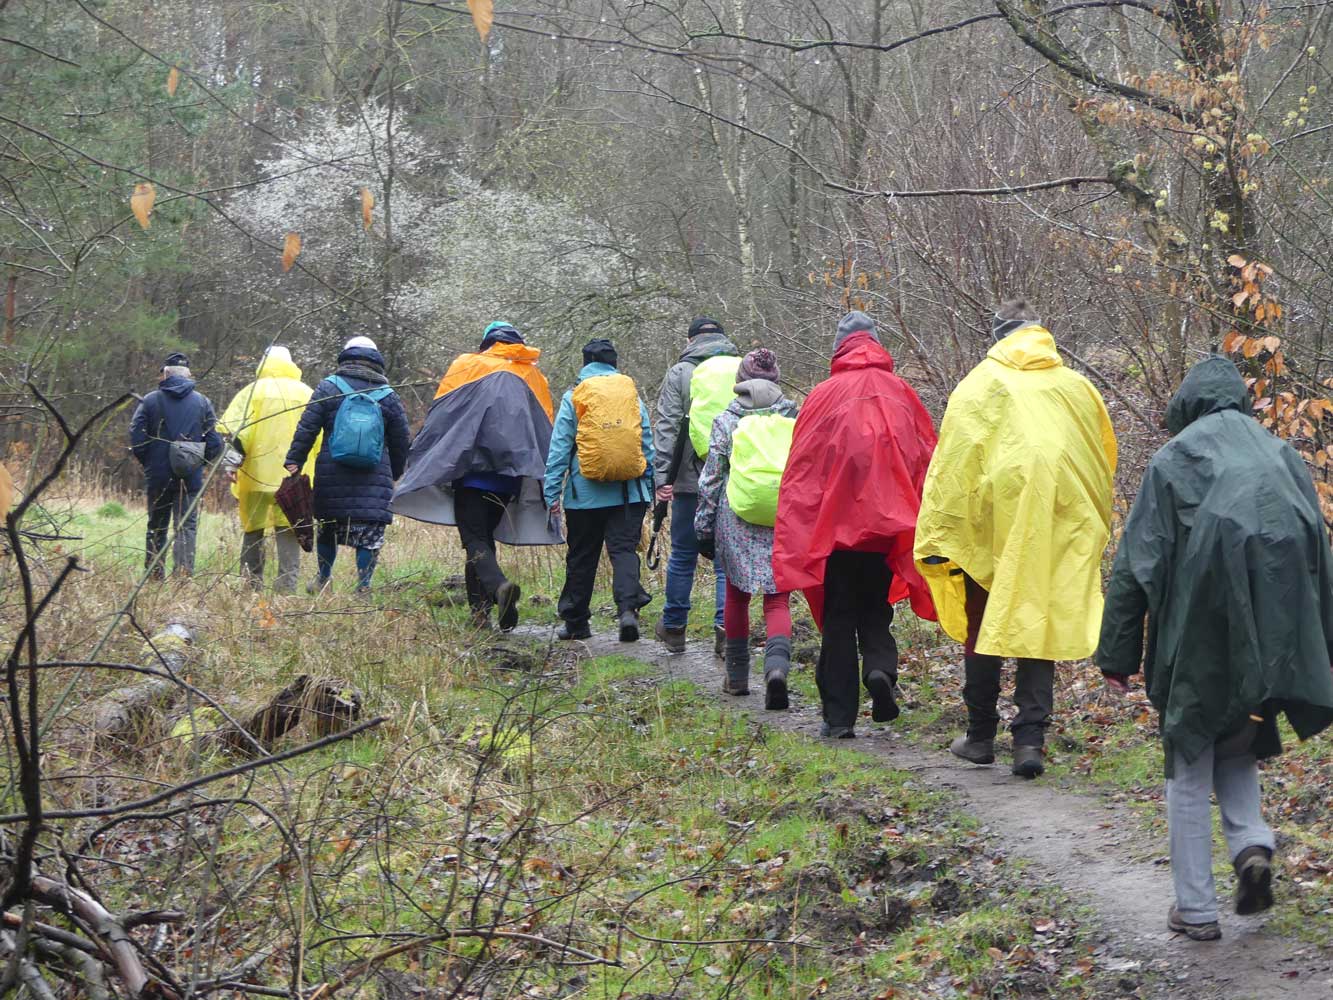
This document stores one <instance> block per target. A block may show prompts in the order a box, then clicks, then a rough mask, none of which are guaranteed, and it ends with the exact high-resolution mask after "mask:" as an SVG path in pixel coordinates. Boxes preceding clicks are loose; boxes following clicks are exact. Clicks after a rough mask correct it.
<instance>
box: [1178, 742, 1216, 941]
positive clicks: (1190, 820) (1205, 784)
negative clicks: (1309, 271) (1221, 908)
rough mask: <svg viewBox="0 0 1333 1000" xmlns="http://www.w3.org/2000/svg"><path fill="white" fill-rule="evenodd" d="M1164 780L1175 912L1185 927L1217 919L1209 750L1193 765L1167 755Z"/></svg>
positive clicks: (1210, 749) (1211, 758) (1212, 921)
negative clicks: (1168, 766) (1168, 771)
mask: <svg viewBox="0 0 1333 1000" xmlns="http://www.w3.org/2000/svg"><path fill="white" fill-rule="evenodd" d="M1172 754H1173V756H1172V761H1171V770H1172V775H1171V777H1170V778H1168V779H1167V782H1166V823H1167V833H1168V835H1169V838H1170V842H1171V879H1172V881H1173V882H1174V883H1175V888H1176V911H1177V913H1178V914H1179V917H1180V919H1181V920H1182V921H1184V923H1186V924H1210V923H1214V922H1215V921H1216V920H1217V893H1216V890H1215V888H1214V886H1213V821H1212V802H1211V796H1212V791H1213V748H1212V747H1208V748H1207V749H1205V750H1204V751H1203V753H1201V754H1200V755H1199V759H1198V760H1195V761H1193V762H1188V761H1186V760H1185V758H1184V756H1183V755H1182V754H1179V753H1174V751H1172Z"/></svg>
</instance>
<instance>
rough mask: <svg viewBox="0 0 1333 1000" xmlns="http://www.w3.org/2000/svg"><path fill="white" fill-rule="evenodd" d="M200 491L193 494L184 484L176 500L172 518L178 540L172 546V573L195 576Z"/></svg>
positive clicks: (181, 485)
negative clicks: (195, 548)
mask: <svg viewBox="0 0 1333 1000" xmlns="http://www.w3.org/2000/svg"><path fill="white" fill-rule="evenodd" d="M198 500H199V491H195V492H191V491H190V489H189V487H187V486H186V485H185V483H184V482H182V483H181V484H180V489H179V490H178V491H177V493H176V496H175V499H174V507H173V511H172V517H173V518H174V520H175V523H176V538H175V540H174V541H173V542H172V545H171V572H172V573H183V574H184V575H185V576H192V575H193V574H194V547H195V541H196V538H197V535H198V531H199V503H198Z"/></svg>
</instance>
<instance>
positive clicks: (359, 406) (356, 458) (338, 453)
mask: <svg viewBox="0 0 1333 1000" xmlns="http://www.w3.org/2000/svg"><path fill="white" fill-rule="evenodd" d="M329 381H330V382H332V383H333V384H334V387H335V388H337V390H338V391H339V392H340V393H342V397H343V400H342V404H341V405H340V406H339V407H338V415H337V416H336V417H334V418H333V434H332V435H330V437H329V456H330V457H331V458H332V459H333V460H334V461H335V462H337V463H339V464H340V465H348V466H351V467H352V468H353V469H374V468H377V467H378V466H379V464H380V459H381V458H382V457H383V455H384V414H383V413H381V412H380V400H381V399H383V398H384V397H385V396H388V395H389V394H390V393H392V392H393V390H392V389H390V388H389V387H388V386H387V385H386V386H381V387H380V388H378V389H368V390H364V391H361V392H358V391H357V390H356V389H353V388H352V385H351V383H350V382H348V381H347V380H346V379H344V378H342V376H340V375H330V376H329Z"/></svg>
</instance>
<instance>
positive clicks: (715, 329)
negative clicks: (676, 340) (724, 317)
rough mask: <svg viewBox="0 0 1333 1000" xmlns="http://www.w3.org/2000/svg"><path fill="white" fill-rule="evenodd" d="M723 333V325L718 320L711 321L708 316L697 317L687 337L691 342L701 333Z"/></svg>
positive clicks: (691, 324) (692, 322)
mask: <svg viewBox="0 0 1333 1000" xmlns="http://www.w3.org/2000/svg"><path fill="white" fill-rule="evenodd" d="M723 332H725V331H723V329H722V324H721V323H719V322H718V321H717V320H715V319H711V318H710V317H708V316H696V317H694V319H693V320H692V321H691V322H690V330H689V333H687V334H686V336H687V337H688V338H689V339H690V340H693V339H694V338H695V337H697V336H699V334H701V333H716V334H721V333H723Z"/></svg>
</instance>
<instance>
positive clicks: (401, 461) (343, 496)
mask: <svg viewBox="0 0 1333 1000" xmlns="http://www.w3.org/2000/svg"><path fill="white" fill-rule="evenodd" d="M361 350H362V349H360V348H353V349H352V350H350V351H344V352H343V353H342V354H341V355H339V357H338V360H339V361H349V360H350V361H357V360H361V358H360V357H357V354H358V352H360V351H361ZM372 353H373V354H374V360H376V361H378V360H379V354H378V352H369V351H367V352H366V353H365V354H364V355H362V357H369V356H370V355H371V354H372ZM341 377H342V378H344V379H346V380H347V383H348V384H349V385H350V386H351V387H352V388H353V389H357V390H361V389H377V388H379V386H378V385H375V384H374V383H371V382H368V381H366V380H365V379H361V378H356V377H355V376H351V375H343V376H341ZM342 401H343V394H342V392H341V391H340V390H339V389H338V387H337V386H336V385H334V384H333V383H332V382H330V381H329V380H328V379H324V381H322V382H320V383H319V385H317V386H315V391H314V394H313V395H311V397H310V402H309V403H307V404H306V408H305V412H304V413H302V414H301V422H300V423H299V424H297V427H296V434H295V435H294V436H293V437H292V446H291V449H290V450H289V451H288V452H287V462H286V464H287V465H301V466H304V465H305V460H306V456H308V455H309V454H310V449H311V447H313V446H314V443H315V438H316V437H318V436H319V434H320V432H321V431H322V432H323V434H324V441H323V443H322V444H321V445H320V449H319V455H318V456H317V457H316V458H315V517H316V518H319V519H323V520H344V519H345V520H351V521H370V522H372V523H377V524H390V523H392V521H393V514H391V513H390V512H389V501H390V500H391V499H393V481H394V480H395V479H397V478H398V477H399V476H401V475H402V474H403V469H404V468H405V467H406V465H407V449H408V432H407V413H406V411H404V410H403V404H402V401H401V400H400V399H399V398H398V395H397V393H390V394H389V395H387V396H385V397H384V398H383V399H382V400H380V412H381V413H383V414H384V454H383V455H382V456H381V457H380V464H379V465H378V466H377V467H376V468H374V469H355V468H353V467H352V466H350V465H343V464H342V463H341V462H335V461H334V460H333V458H332V456H331V455H329V438H330V437H332V435H333V421H334V418H335V417H336V416H337V415H338V409H339V408H340V407H341V406H342Z"/></svg>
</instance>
